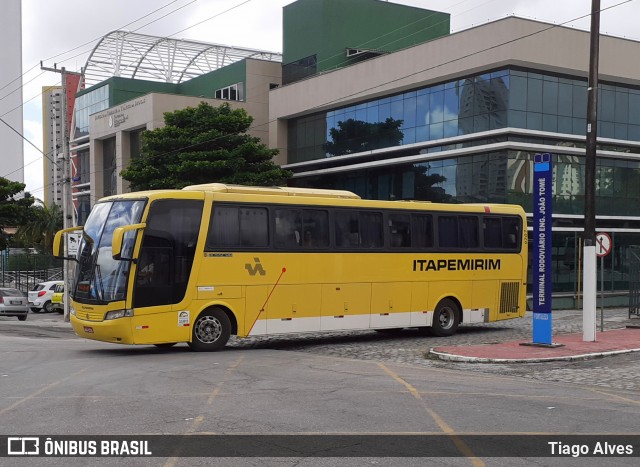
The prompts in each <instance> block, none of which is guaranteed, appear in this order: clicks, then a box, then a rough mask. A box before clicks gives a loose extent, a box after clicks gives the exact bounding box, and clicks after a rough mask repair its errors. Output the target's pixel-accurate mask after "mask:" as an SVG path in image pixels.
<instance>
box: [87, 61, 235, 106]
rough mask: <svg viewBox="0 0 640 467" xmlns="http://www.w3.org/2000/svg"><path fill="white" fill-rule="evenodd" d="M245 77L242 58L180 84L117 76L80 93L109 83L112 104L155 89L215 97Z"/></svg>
mask: <svg viewBox="0 0 640 467" xmlns="http://www.w3.org/2000/svg"><path fill="white" fill-rule="evenodd" d="M246 76H247V63H246V60H241V61H239V62H235V63H232V64H231V65H227V66H225V67H223V68H220V69H218V70H214V71H212V72H210V73H207V74H205V75H202V76H197V77H195V78H193V79H190V80H188V81H185V82H184V83H180V84H174V83H162V82H157V81H147V80H140V79H133V78H120V77H115V76H114V77H111V78H109V79H106V80H104V81H102V82H101V83H98V84H96V85H95V86H92V87H90V88H87V89H85V90H82V91H80V92H79V93H78V94H77V96H82V95H84V94H87V93H90V92H92V91H94V90H95V89H97V88H99V87H102V86H104V85H109V107H113V106H115V105H119V104H122V103H123V102H127V101H130V100H131V99H135V98H136V97H140V96H144V95H145V94H149V93H152V92H158V93H165V94H179V95H183V96H195V97H204V98H214V97H215V91H216V89H220V88H224V87H227V86H230V85H232V84H236V83H243V85H246Z"/></svg>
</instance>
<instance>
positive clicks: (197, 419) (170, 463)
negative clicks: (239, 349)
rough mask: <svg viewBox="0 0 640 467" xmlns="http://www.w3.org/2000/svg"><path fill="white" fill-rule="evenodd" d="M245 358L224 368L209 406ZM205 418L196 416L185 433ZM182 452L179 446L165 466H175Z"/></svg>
mask: <svg viewBox="0 0 640 467" xmlns="http://www.w3.org/2000/svg"><path fill="white" fill-rule="evenodd" d="M243 359H244V355H241V356H240V357H239V358H237V359H236V360H235V361H234V362H233V363H232V364H231V365H229V366H228V367H227V369H226V370H224V374H223V377H222V381H219V382H218V383H216V385H215V387H214V388H213V390H212V391H211V392H210V393H209V397H208V398H207V403H206V405H207V406H211V405H212V404H213V401H214V400H215V398H216V397H217V396H218V394H220V391H221V390H222V386H223V385H224V383H225V377H226V376H228V375H229V374H231V373H233V372H234V371H235V369H236V368H237V367H238V365H240V362H242V360H243ZM204 419H205V417H204V415H202V414H200V415H198V416H197V417H195V419H194V420H193V423H192V424H191V426H190V427H189V428H187V430H186V432H185V434H186V435H192V434H194V433H195V432H196V430H197V429H198V428H200V426H201V425H202V423H203V422H204ZM181 452H182V448H181V447H180V446H178V449H177V450H176V451H175V454H174V455H173V456H172V457H170V458H169V459H167V462H165V464H164V467H175V465H176V462H177V461H178V459H179V458H180V454H181Z"/></svg>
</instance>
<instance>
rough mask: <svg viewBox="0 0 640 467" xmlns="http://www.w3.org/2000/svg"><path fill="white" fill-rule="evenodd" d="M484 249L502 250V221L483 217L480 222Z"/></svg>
mask: <svg viewBox="0 0 640 467" xmlns="http://www.w3.org/2000/svg"><path fill="white" fill-rule="evenodd" d="M482 230H483V236H484V246H485V248H502V219H501V218H499V217H485V218H484V220H483V221H482Z"/></svg>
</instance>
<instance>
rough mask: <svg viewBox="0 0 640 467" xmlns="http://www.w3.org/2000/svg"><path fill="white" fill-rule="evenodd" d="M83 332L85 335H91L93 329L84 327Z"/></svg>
mask: <svg viewBox="0 0 640 467" xmlns="http://www.w3.org/2000/svg"><path fill="white" fill-rule="evenodd" d="M84 332H86V333H87V334H93V328H92V327H91V326H85V327H84Z"/></svg>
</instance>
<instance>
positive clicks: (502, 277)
mask: <svg viewBox="0 0 640 467" xmlns="http://www.w3.org/2000/svg"><path fill="white" fill-rule="evenodd" d="M78 229H81V230H82V239H81V241H80V244H79V247H78V252H77V256H76V257H74V258H73V259H74V260H75V261H76V262H77V265H76V271H75V275H74V276H75V277H74V280H73V284H72V287H71V290H70V291H69V296H70V298H71V323H72V325H73V329H74V330H75V332H76V333H77V334H78V335H79V336H81V337H85V338H88V339H96V340H99V341H105V342H114V343H121V344H147V345H156V346H171V345H174V344H175V343H178V342H186V343H188V344H189V345H190V346H191V348H192V349H194V350H215V349H219V348H221V347H223V346H224V345H225V344H226V343H227V341H228V339H229V337H230V336H231V335H236V336H238V337H246V336H258V335H272V334H287V333H301V332H319V331H338V330H353V329H361V330H364V329H375V330H380V331H383V330H395V329H398V328H407V327H411V328H421V329H426V330H428V331H430V333H431V334H434V335H436V336H449V335H451V334H453V333H455V331H456V329H457V328H458V325H459V324H460V323H484V322H492V321H498V320H505V319H511V318H518V317H522V316H524V314H525V311H526V304H525V300H526V296H525V294H526V278H527V228H526V218H525V214H524V211H523V210H522V208H521V207H519V206H512V205H497V204H496V205H494V204H467V205H464V204H435V203H429V202H418V201H372V200H363V199H360V197H359V196H357V195H355V194H353V193H351V192H348V191H339V190H316V189H303V188H279V187H274V188H267V187H247V186H237V185H235V186H234V185H224V184H216V183H214V184H206V185H194V186H189V187H186V188H184V189H182V190H158V191H147V192H136V193H128V194H123V195H115V196H110V197H107V198H104V199H102V200H100V201H99V202H98V203H96V205H95V206H94V207H93V209H92V211H91V213H90V215H89V217H88V219H87V221H86V224H85V225H84V228H82V227H75V228H72V229H66V230H63V231H59V232H58V233H57V234H56V237H55V242H54V254H55V255H56V256H58V257H64V251H63V242H62V238H63V235H64V233H65V232H70V231H73V230H78ZM67 259H70V258H67Z"/></svg>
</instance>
